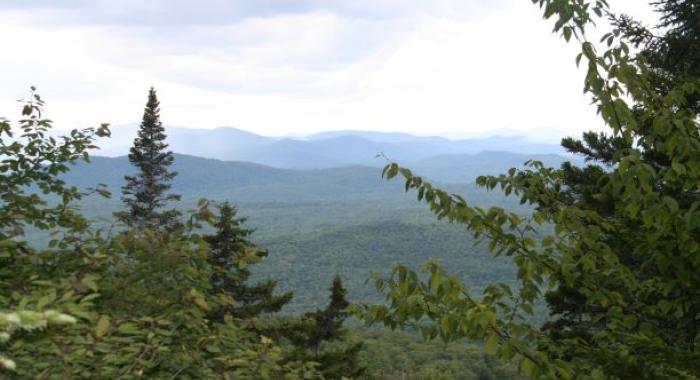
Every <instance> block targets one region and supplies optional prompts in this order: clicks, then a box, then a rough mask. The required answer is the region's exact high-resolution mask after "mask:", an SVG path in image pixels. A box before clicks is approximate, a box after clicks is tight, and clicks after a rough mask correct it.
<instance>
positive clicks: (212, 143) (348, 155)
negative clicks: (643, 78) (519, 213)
mask: <svg viewBox="0 0 700 380" xmlns="http://www.w3.org/2000/svg"><path fill="white" fill-rule="evenodd" d="M136 129H137V128H136V126H135V125H123V126H114V127H112V138H111V139H109V140H105V141H102V142H101V143H100V146H102V152H101V154H102V155H105V156H112V157H113V156H120V155H125V154H126V153H127V152H128V149H129V147H130V146H131V143H132V141H133V138H134V136H135V134H136ZM166 131H167V134H168V143H169V144H170V147H171V149H172V150H173V151H174V152H176V153H180V154H187V155H192V156H199V157H205V158H216V159H220V160H227V161H247V162H253V163H258V164H262V165H268V166H273V167H278V168H285V169H324V168H332V167H339V166H348V165H365V166H374V167H380V166H383V165H384V163H385V161H384V160H382V159H379V158H377V155H378V154H380V153H383V154H384V155H386V156H387V157H389V158H390V159H392V160H395V161H399V162H402V163H403V164H409V165H414V164H419V163H420V162H421V161H422V160H425V159H430V158H432V157H435V156H443V155H473V154H477V153H481V152H484V151H505V152H511V153H520V154H561V155H563V154H564V153H563V151H562V149H561V147H559V146H558V145H556V144H546V143H540V142H536V141H533V140H531V139H529V138H527V137H524V136H492V137H487V138H478V139H462V140H451V139H447V138H443V137H437V136H413V135H410V134H405V133H383V132H368V131H334V132H323V133H318V134H315V135H310V136H306V137H304V138H273V137H265V136H260V135H257V134H254V133H251V132H246V131H243V130H240V129H236V128H228V127H224V128H216V129H192V128H181V127H167V128H166ZM518 164H520V163H518Z"/></svg>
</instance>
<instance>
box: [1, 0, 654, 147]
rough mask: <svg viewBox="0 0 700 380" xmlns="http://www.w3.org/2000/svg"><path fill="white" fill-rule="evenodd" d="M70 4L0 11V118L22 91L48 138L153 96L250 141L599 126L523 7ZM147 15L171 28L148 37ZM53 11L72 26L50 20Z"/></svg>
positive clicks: (569, 65)
mask: <svg viewBox="0 0 700 380" xmlns="http://www.w3.org/2000/svg"><path fill="white" fill-rule="evenodd" d="M626 1H627V3H626V4H627V7H628V8H627V9H634V10H636V9H637V8H638V7H633V6H632V4H633V3H631V2H630V1H636V0H626ZM138 3H139V4H140V3H144V2H138ZM370 3H371V4H375V7H374V8H373V7H371V6H370V5H371V4H370ZM80 4H82V2H76V4H73V7H67V8H66V9H62V10H57V9H52V8H46V7H43V8H28V9H7V8H5V9H3V8H2V6H1V5H2V3H1V1H0V16H2V17H3V19H4V20H7V22H6V23H3V24H2V25H0V45H1V46H3V47H4V52H5V54H4V58H3V60H2V61H1V62H0V80H1V82H2V85H1V86H0V114H1V115H5V116H10V117H15V116H16V112H15V111H16V110H18V108H17V107H16V105H14V104H13V100H14V99H17V98H18V97H20V96H21V95H22V94H24V93H25V91H26V89H27V88H28V86H29V85H36V86H37V87H38V88H39V90H40V92H41V93H42V95H43V96H44V98H46V99H47V100H48V102H49V103H48V105H49V107H48V111H49V116H50V117H51V118H53V119H54V120H55V121H56V123H57V125H59V126H61V127H64V128H68V127H74V126H86V125H94V124H97V123H99V122H102V121H107V122H111V123H113V124H120V123H128V122H133V121H136V120H138V119H139V118H140V114H141V112H142V107H143V103H144V100H145V96H146V90H147V88H148V86H150V85H154V86H156V87H157V89H158V90H159V94H160V97H161V104H162V117H163V120H164V121H165V122H166V123H169V124H173V125H181V126H193V127H216V126H221V125H231V126H236V127H239V128H242V129H247V130H252V131H255V132H258V133H263V134H288V133H292V132H302V133H303V132H313V131H319V130H329V129H374V130H395V131H407V132H414V133H423V134H431V133H452V134H456V133H469V132H472V133H473V132H475V131H483V130H499V129H502V128H509V129H520V130H529V129H536V128H554V129H560V130H564V131H566V132H567V133H571V134H578V133H579V132H580V131H582V130H586V129H590V128H599V127H600V123H599V122H598V121H597V118H596V117H595V111H594V110H593V109H592V108H591V107H590V106H589V105H588V100H587V99H586V98H585V97H584V96H583V95H582V94H581V87H582V74H581V72H580V70H577V69H576V67H575V65H574V56H575V54H576V51H575V50H574V49H573V46H568V47H567V46H566V45H565V44H564V42H563V41H562V40H560V39H559V38H557V37H556V36H553V35H552V34H551V23H549V22H544V21H542V20H541V16H540V10H539V9H537V8H536V7H534V6H533V5H532V4H531V3H530V2H529V1H524V0H508V1H506V0H502V1H499V2H498V5H496V6H494V5H493V4H491V3H487V2H481V3H479V2H476V1H471V2H470V1H467V2H458V1H451V0H440V1H436V2H430V4H432V5H431V7H430V8H426V5H425V4H426V2H417V1H416V2H413V1H412V2H402V1H391V0H385V1H382V2H380V3H376V2H369V1H362V2H356V1H348V2H334V3H333V4H334V5H333V7H325V8H324V7H323V6H321V5H319V4H321V2H314V1H290V2H284V4H285V5H284V6H283V7H281V8H280V9H278V10H277V12H275V9H272V8H270V7H272V5H271V4H273V3H258V4H259V5H258V7H257V8H255V9H252V8H251V9H244V10H245V12H248V13H247V14H249V15H248V16H246V17H239V18H238V19H235V20H232V21H230V22H224V20H223V18H221V17H215V16H216V10H217V8H216V6H221V13H222V14H226V13H227V12H229V13H230V12H233V11H235V9H233V11H232V8H230V7H228V8H227V7H226V6H224V5H222V4H218V2H217V1H214V0H212V2H210V3H208V4H209V5H208V7H203V8H205V9H199V8H198V9H190V8H187V7H188V5H187V4H190V2H174V3H172V7H171V8H168V9H167V12H166V11H165V10H163V9H160V8H158V6H157V4H161V5H162V4H164V3H149V4H151V5H149V6H150V7H155V8H154V9H150V10H146V11H148V12H146V13H147V15H148V17H151V18H148V17H146V18H144V19H137V20H135V21H134V20H132V21H133V22H131V23H128V22H126V19H124V18H123V14H122V13H124V11H123V10H122V11H120V12H121V13H120V12H116V11H111V12H110V9H109V8H100V9H93V12H97V13H98V16H99V17H97V16H95V17H94V18H93V19H92V20H93V21H92V22H88V21H89V20H90V17H88V16H89V15H90V14H89V13H80V12H79V10H80V9H81V8H80V7H81V6H85V5H80ZM129 4H131V3H129ZM134 4H136V2H134ZM144 4H145V3H144ZM154 4H155V5H154ZM217 4H218V5H217ZM227 4H229V6H230V4H233V3H230V2H227ZM275 4H277V3H275ZM322 4H328V3H327V2H323V3H322ZM480 4H481V5H480ZM484 4H488V6H486V5H484ZM624 4H625V3H624V2H623V5H624ZM635 4H636V3H635ZM123 6H124V7H126V8H123V9H129V8H128V6H126V5H123ZM134 6H135V5H134ZM234 8H235V7H234ZM38 10H40V13H41V15H42V16H41V17H39V18H38V19H35V18H33V17H32V15H33V14H34V13H36V12H37V11H38ZM132 10H133V9H132ZM370 10H371V12H370ZM98 11H99V12H98ZM142 11H143V9H142ZM159 11H161V12H165V14H167V15H170V16H173V15H176V14H179V15H180V16H181V18H182V20H180V21H182V22H181V23H177V22H168V23H166V24H165V25H162V26H158V25H157V23H156V22H155V21H154V20H153V19H152V17H155V16H154V15H158V14H159V13H158V12H159ZM187 11H191V12H192V13H193V15H194V16H193V19H192V20H189V19H188V18H187V16H188V14H187V13H186V12H187ZM173 12H175V13H173ZM177 12H180V13H177ZM245 12H243V11H241V13H243V14H246V13H245ZM68 14H71V15H72V16H71V17H69V18H67V20H74V21H72V22H68V21H66V22H64V23H61V22H59V21H60V20H58V21H57V20H56V19H55V18H56V17H57V16H60V15H64V16H65V15H68ZM51 15H53V16H51ZM643 15H644V17H649V14H648V13H644V14H643ZM78 16H80V17H78ZM108 16H109V17H108ZM66 17H67V16H66ZM51 18H53V19H54V21H53V22H48V24H46V23H42V22H39V21H43V20H48V19H51ZM77 19H80V20H82V21H81V22H78V21H75V20H77ZM37 20H39V21H37ZM188 20H189V21H188ZM207 20H208V23H207ZM194 21H196V22H194Z"/></svg>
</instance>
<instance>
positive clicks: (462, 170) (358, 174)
mask: <svg viewBox="0 0 700 380" xmlns="http://www.w3.org/2000/svg"><path fill="white" fill-rule="evenodd" d="M528 159H537V160H541V161H543V162H544V163H545V164H548V165H552V166H558V165H560V164H561V163H562V162H563V161H564V160H565V159H564V158H563V157H561V156H557V155H526V154H516V153H508V152H484V153H480V154H477V155H442V156H435V157H431V158H427V159H425V160H421V161H418V162H416V163H414V164H412V165H411V164H409V165H408V166H409V167H411V168H412V169H413V170H414V172H415V173H417V174H418V175H421V176H424V177H425V178H426V179H428V180H431V181H434V182H436V183H437V184H443V186H447V188H448V189H453V190H460V189H461V190H464V189H467V188H473V186H468V185H470V184H473V182H474V179H475V178H476V177H477V176H478V175H482V174H500V173H504V172H505V171H507V170H508V169H509V168H511V167H522V165H523V163H524V162H525V161H527V160H528ZM173 169H174V170H175V171H177V172H178V176H177V177H176V178H175V180H174V182H173V187H174V190H175V191H176V192H178V193H180V194H182V195H183V197H185V198H198V197H211V198H222V197H227V198H232V199H236V200H238V201H241V202H323V201H339V200H340V201H356V200H382V199H397V197H400V196H401V193H402V192H403V190H402V189H403V186H402V184H401V183H400V181H383V180H382V179H381V171H380V169H379V168H377V167H369V166H359V165H353V166H342V167H337V168H331V169H308V170H294V169H280V168H273V167H270V166H265V165H260V164H255V163H250V162H240V161H221V160H216V159H209V158H201V157H194V156H188V155H182V154H176V155H175V164H174V166H173ZM133 172H134V168H133V167H132V166H131V165H130V164H129V161H128V158H127V157H126V156H122V157H93V158H92V162H91V163H90V164H84V163H81V164H78V165H77V166H76V167H75V168H73V170H71V171H70V172H69V173H67V174H66V175H64V178H65V179H66V180H67V182H68V183H70V184H73V185H76V186H78V187H80V188H85V187H92V186H95V185H96V184H98V183H103V184H105V185H107V187H108V188H109V189H110V190H111V191H112V192H113V193H115V194H117V193H119V192H120V189H121V186H122V185H123V184H124V175H127V174H131V173H133ZM445 183H454V184H453V185H445ZM460 184H461V185H460Z"/></svg>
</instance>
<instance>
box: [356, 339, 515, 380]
mask: <svg viewBox="0 0 700 380" xmlns="http://www.w3.org/2000/svg"><path fill="white" fill-rule="evenodd" d="M348 340H349V341H351V342H353V341H361V342H362V346H363V349H362V351H360V353H359V362H360V364H361V365H362V366H364V367H366V368H367V371H366V375H365V376H364V377H361V378H363V379H364V378H367V379H373V380H404V379H414V380H507V379H512V380H515V379H523V377H522V376H519V375H518V374H517V368H516V367H514V366H512V365H511V366H508V365H504V364H503V363H501V362H500V361H499V360H498V358H496V357H495V356H493V355H491V354H488V353H487V352H486V351H485V350H484V349H483V347H480V346H478V345H476V344H473V343H468V342H462V341H459V342H452V343H443V342H438V341H432V342H426V341H424V340H422V339H421V338H420V337H419V336H415V335H413V334H410V333H407V332H401V331H389V330H386V329H375V328H373V329H362V328H356V329H352V330H350V331H349V334H348Z"/></svg>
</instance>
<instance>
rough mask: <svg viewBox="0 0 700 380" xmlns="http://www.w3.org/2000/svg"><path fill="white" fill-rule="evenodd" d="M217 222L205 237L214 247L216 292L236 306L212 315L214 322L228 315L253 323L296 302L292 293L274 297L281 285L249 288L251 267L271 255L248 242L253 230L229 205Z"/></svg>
mask: <svg viewBox="0 0 700 380" xmlns="http://www.w3.org/2000/svg"><path fill="white" fill-rule="evenodd" d="M218 209H219V214H218V216H217V218H216V220H215V221H214V227H215V228H216V232H215V233H214V234H213V235H208V236H205V240H206V241H207V243H208V244H209V246H210V251H209V257H208V261H209V264H210V265H211V266H212V267H213V271H214V272H213V274H212V276H211V286H212V292H214V293H216V294H223V295H225V296H228V297H231V298H232V299H233V301H234V302H235V304H234V305H232V306H227V307H222V308H219V309H216V310H213V311H212V318H213V319H215V320H223V318H224V316H225V315H226V314H230V315H231V316H233V317H234V318H240V319H251V318H254V317H257V316H259V315H261V314H263V313H273V312H276V311H279V310H280V309H281V308H282V307H283V306H284V305H286V304H287V303H289V301H291V299H292V292H287V293H283V294H279V295H277V294H274V292H275V288H276V286H277V282H276V281H273V280H267V281H262V282H259V283H256V284H253V285H250V284H248V280H249V278H250V274H251V273H250V269H249V266H250V265H253V264H255V263H258V262H260V261H261V260H263V259H264V258H265V257H267V255H268V251H267V250H264V249H261V248H259V247H256V246H255V245H254V244H253V243H251V242H250V241H249V240H248V237H249V236H250V235H251V234H252V233H253V230H251V229H248V228H245V227H244V226H243V224H244V223H245V221H246V218H238V217H237V216H236V214H237V210H236V208H235V207H234V206H232V205H231V204H230V203H229V202H228V201H227V202H224V203H222V204H221V205H220V206H219V207H218Z"/></svg>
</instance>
